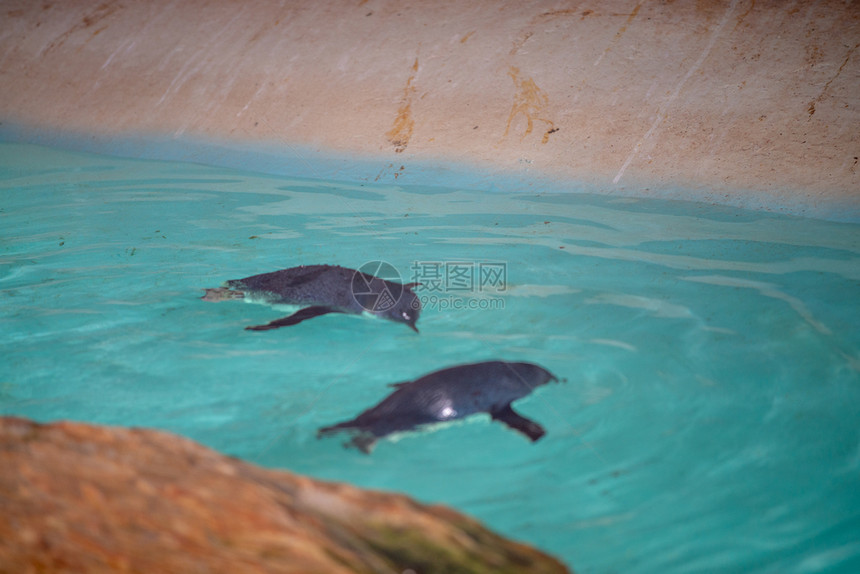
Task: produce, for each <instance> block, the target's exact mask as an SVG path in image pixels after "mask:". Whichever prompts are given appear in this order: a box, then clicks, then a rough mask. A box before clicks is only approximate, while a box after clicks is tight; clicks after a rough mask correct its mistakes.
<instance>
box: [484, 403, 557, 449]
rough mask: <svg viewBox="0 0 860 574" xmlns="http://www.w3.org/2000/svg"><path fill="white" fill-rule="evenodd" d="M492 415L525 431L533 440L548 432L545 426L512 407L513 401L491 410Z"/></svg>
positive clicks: (497, 419) (496, 419) (517, 429)
mask: <svg viewBox="0 0 860 574" xmlns="http://www.w3.org/2000/svg"><path fill="white" fill-rule="evenodd" d="M490 416H491V417H493V420H495V421H501V422H503V423H505V424H506V425H508V426H509V427H511V428H512V429H514V430H515V431H519V432H521V433H523V434H524V435H526V436H527V437H529V439H531V441H532V442H534V441H536V440H538V439H539V438H540V437H542V436H543V435H545V434H546V431H545V430H544V428H543V427H542V426H540V425H539V424H538V423H536V422H534V421H533V420H529V419H527V418H525V417H524V416H522V415H520V414H518V413H517V412H515V411H514V409H512V408H511V403H508V404H506V405H505V406H503V407H501V408H499V409H496V410H494V411H490Z"/></svg>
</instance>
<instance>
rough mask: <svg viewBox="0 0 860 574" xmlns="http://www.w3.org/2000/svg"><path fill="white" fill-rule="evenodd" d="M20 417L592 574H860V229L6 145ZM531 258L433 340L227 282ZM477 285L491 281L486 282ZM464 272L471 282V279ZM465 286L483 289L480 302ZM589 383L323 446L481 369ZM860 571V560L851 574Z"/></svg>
mask: <svg viewBox="0 0 860 574" xmlns="http://www.w3.org/2000/svg"><path fill="white" fill-rule="evenodd" d="M0 222H2V225H0V324H2V327H3V335H4V336H3V338H2V340H0V412H2V413H4V414H15V415H22V416H28V417H33V418H35V419H38V420H55V419H60V418H69V419H78V420H84V421H92V422H99V423H108V424H120V425H141V426H150V427H158V428H162V429H167V430H171V431H174V432H178V433H182V434H184V435H187V436H189V437H191V438H194V439H196V440H199V441H201V442H203V443H205V444H207V445H210V446H212V447H214V448H217V449H219V450H221V451H223V452H226V453H229V454H232V455H236V456H240V457H242V458H245V459H248V460H250V461H253V462H257V463H260V464H264V465H268V466H273V467H282V468H289V469H292V470H295V471H299V472H304V473H309V474H312V475H315V476H319V477H324V478H331V479H338V480H347V481H350V482H353V483H356V484H360V485H363V486H372V487H376V488H385V489H392V490H397V491H402V492H407V493H409V494H411V495H413V496H415V497H417V498H419V499H422V500H426V501H433V502H444V503H447V504H451V505H454V506H456V507H458V508H460V509H462V510H464V511H466V512H469V513H471V514H473V515H476V516H477V517H479V518H480V519H481V520H483V521H485V522H486V523H487V524H488V525H489V526H491V527H493V528H495V529H497V530H499V531H501V532H503V533H505V534H508V535H510V536H513V537H516V538H518V539H522V540H526V541H529V542H531V543H533V544H535V545H537V546H539V547H541V548H543V549H545V550H548V551H550V552H553V553H555V554H557V555H559V556H560V557H562V558H563V559H565V560H566V561H567V562H569V563H570V564H571V565H573V566H574V567H576V568H577V570H578V571H582V572H609V571H625V572H630V571H634V572H652V571H653V572H663V571H667V570H668V571H671V572H684V571H749V572H774V571H780V572H809V571H817V570H824V569H834V570H836V569H840V568H842V569H850V568H851V566H852V565H857V564H858V562H860V546H858V544H857V542H856V540H857V539H858V534H860V422H858V421H860V330H858V329H857V325H858V324H860V297H858V293H860V289H858V281H860V229H858V227H857V226H856V225H851V224H837V223H828V222H823V221H814V220H806V219H800V218H791V217H783V216H775V215H771V214H765V213H754V212H749V211H741V210H735V209H730V208H722V207H713V206H705V205H700V204H691V203H690V204H688V203H681V202H668V201H662V202H658V201H635V200H613V199H611V198H605V197H594V196H588V195H573V194H570V195H567V194H513V193H493V194H489V193H487V192H483V191H480V190H467V189H447V190H446V189H438V188H436V189H426V190H425V189H421V188H408V187H404V188H400V187H396V186H391V185H384V186H383V185H370V184H366V185H365V184H360V183H349V184H344V183H338V182H331V181H309V180H296V179H291V178H284V177H275V176H269V175H259V174H257V175H255V174H250V173H240V172H236V171H230V170H225V169H217V168H209V167H203V166H198V165H186V164H172V163H159V162H149V161H127V160H118V159H113V158H105V157H98V156H87V155H79V154H71V153H61V152H56V151H51V150H46V149H40V148H34V147H26V146H19V145H0ZM371 260H374V261H377V260H381V261H386V262H389V263H391V264H392V265H394V266H395V267H396V268H397V270H398V271H399V272H400V274H401V276H402V277H403V279H404V281H408V280H410V279H411V276H412V275H413V274H414V272H415V271H414V269H415V267H414V266H415V263H416V262H424V263H427V262H436V263H439V264H440V267H439V268H438V269H440V270H441V272H442V273H443V275H442V276H441V279H444V272H445V269H447V267H445V264H446V263H447V264H452V268H453V266H454V265H455V264H458V263H459V264H462V263H464V262H468V263H473V264H480V263H481V262H493V263H494V264H498V263H503V264H504V266H505V271H506V277H505V284H504V286H503V287H504V289H498V287H499V285H495V287H496V290H495V291H493V292H492V293H489V292H487V291H484V290H482V289H481V285H480V281H477V282H473V283H472V284H471V285H470V284H468V283H463V282H462V281H460V282H459V283H457V286H458V287H459V289H458V290H457V291H456V292H454V290H452V288H451V285H450V284H448V285H446V284H445V282H444V281H441V283H439V284H438V285H436V287H435V288H436V291H433V292H430V291H429V287H428V286H425V291H424V293H422V292H421V290H419V291H418V294H419V295H423V296H428V295H434V296H437V297H448V296H450V297H454V296H456V297H457V298H459V299H461V300H473V299H474V300H481V298H483V300H487V299H490V298H500V300H501V301H502V303H503V304H500V305H493V306H489V305H477V304H476V305H473V306H468V305H466V306H461V307H459V308H457V309H454V308H451V307H449V308H442V306H441V305H437V306H436V308H433V309H427V310H425V313H423V314H422V317H421V324H420V325H419V326H420V328H421V334H420V335H416V334H414V333H412V332H411V331H409V330H408V329H400V328H397V326H395V325H391V324H389V323H387V322H385V321H374V320H368V319H362V318H358V317H349V316H343V315H328V316H325V317H320V318H317V319H313V320H312V321H307V322H306V323H302V324H301V325H298V326H296V327H291V328H286V329H280V330H278V331H273V332H268V333H253V332H247V331H244V330H243V328H244V327H245V326H247V325H253V324H259V323H261V322H265V321H268V320H270V319H271V318H272V310H271V309H267V308H266V307H264V306H259V305H245V304H243V303H242V302H240V301H236V302H226V303H223V304H220V305H210V304H207V303H204V302H202V301H200V297H201V296H202V294H203V291H202V289H203V288H204V287H211V286H214V285H218V284H220V283H221V282H222V281H224V280H225V279H229V278H236V277H245V276H249V275H253V274H257V273H263V272H267V271H272V270H275V269H281V268H286V267H291V266H294V265H300V264H306V263H331V264H340V265H344V266H347V267H353V268H357V267H360V266H361V265H362V264H363V263H365V262H367V261H371ZM461 267H462V265H461ZM460 279H462V277H460ZM464 285H465V287H466V288H463V286H464ZM491 358H503V359H510V360H524V361H531V362H535V363H539V364H541V365H543V366H545V367H547V368H548V369H549V370H550V371H552V372H554V373H557V374H558V375H560V376H562V377H564V378H566V379H567V383H566V384H563V385H554V386H552V387H547V388H541V389H540V390H538V391H536V392H535V393H533V394H532V395H530V396H529V397H527V398H525V399H523V400H522V401H520V402H519V403H518V404H517V406H518V410H521V411H522V412H523V414H524V415H526V416H528V417H529V418H532V419H534V420H537V421H539V422H540V423H541V424H542V425H543V426H545V427H546V429H547V431H548V432H547V435H546V436H545V437H544V438H543V439H542V440H541V441H540V442H537V443H535V444H531V443H529V442H528V441H527V440H523V439H522V437H520V436H518V435H516V434H515V433H513V432H511V431H509V430H508V429H506V428H505V427H504V426H502V425H500V424H498V423H493V422H491V421H490V420H489V417H484V416H478V417H473V418H471V419H468V420H467V421H465V422H461V423H458V424H453V425H449V426H444V427H438V428H434V429H433V432H428V433H425V434H416V435H412V436H404V437H403V438H402V440H398V441H383V443H382V444H380V445H379V446H378V448H377V449H376V450H375V452H374V453H373V455H372V456H364V455H362V454H360V453H356V452H355V451H349V450H344V449H342V448H341V447H340V445H339V444H338V443H337V441H335V440H326V441H318V440H317V439H316V438H315V433H316V429H317V428H319V427H320V426H323V425H325V424H328V423H331V422H332V421H337V420H343V419H346V418H349V417H351V416H354V414H355V413H356V412H360V411H361V410H363V409H365V408H367V407H369V406H371V405H373V404H375V403H376V402H378V400H379V399H380V398H381V397H382V396H384V395H385V394H387V393H388V392H389V391H390V389H388V387H387V386H386V385H388V384H389V383H394V382H398V381H404V380H411V379H414V378H416V377H418V376H420V375H422V374H425V373H427V372H430V371H433V370H436V369H439V368H442V367H445V366H449V365H453V364H457V363H463V362H473V361H478V360H486V359H491ZM846 571H847V570H846Z"/></svg>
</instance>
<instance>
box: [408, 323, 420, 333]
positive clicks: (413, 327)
mask: <svg viewBox="0 0 860 574" xmlns="http://www.w3.org/2000/svg"><path fill="white" fill-rule="evenodd" d="M407 325H409V327H410V328H411V329H412V330H413V331H415V332H416V333H417V332H418V327H416V326H415V325H413V324H412V323H407Z"/></svg>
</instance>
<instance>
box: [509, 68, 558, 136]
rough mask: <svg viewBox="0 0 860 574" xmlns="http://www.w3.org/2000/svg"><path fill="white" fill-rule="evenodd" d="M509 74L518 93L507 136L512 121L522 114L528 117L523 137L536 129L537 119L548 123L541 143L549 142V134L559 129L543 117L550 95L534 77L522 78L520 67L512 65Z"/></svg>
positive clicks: (512, 107) (515, 95) (512, 108)
mask: <svg viewBox="0 0 860 574" xmlns="http://www.w3.org/2000/svg"><path fill="white" fill-rule="evenodd" d="M508 75H509V76H510V77H511V79H512V80H513V81H514V86H515V87H516V90H517V91H516V93H515V94H514V103H513V106H511V113H510V115H509V116H508V124H507V126H505V137H507V135H508V132H510V130H511V123H512V122H513V121H514V118H516V117H517V116H518V115H520V114H522V115H524V116H525V118H526V131H525V132H524V133H523V136H522V137H526V136H527V135H529V134H530V133H532V130H534V123H535V121H539V122H544V123H545V124H547V129H546V132H544V134H543V138H541V143H547V142H548V141H549V136H550V134H552V133H555V132H557V131H558V128H556V127H555V124H554V123H553V122H552V121H551V120H548V119H546V118H544V117H541V116H542V114H543V113H544V112H545V108H546V106H547V104H549V97H548V96H547V95H546V94H545V93H544V91H543V90H541V89H540V88H539V87H538V85H537V84H535V81H534V80H533V79H532V78H527V79H521V78H520V69H519V68H517V67H516V66H511V67H510V69H509V70H508Z"/></svg>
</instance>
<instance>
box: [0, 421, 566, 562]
mask: <svg viewBox="0 0 860 574" xmlns="http://www.w3.org/2000/svg"><path fill="white" fill-rule="evenodd" d="M0 468H2V469H3V470H2V472H0V572H4V573H5V572H10V573H11V572H14V573H16V574H27V573H30V572H60V571H62V572H87V573H97V572H141V573H148V572H160V573H161V572H163V573H171V572H182V573H189V572H230V573H238V572H242V573H245V572H296V573H302V574H311V573H315V572H319V573H325V574H336V573H340V572H343V573H347V572H385V573H389V572H390V573H398V574H399V573H401V572H408V571H409V570H412V571H414V572H416V573H419V574H424V573H431V572H547V573H549V572H568V570H567V569H566V568H565V567H564V566H563V565H562V564H561V563H559V562H557V561H556V560H554V559H553V558H550V557H548V556H546V555H545V554H542V553H541V552H539V551H537V550H535V549H533V548H531V547H529V546H525V545H523V544H518V543H516V542H511V541H508V540H506V539H504V538H502V537H501V536H499V535H497V534H494V533H493V532H490V531H489V530H487V529H486V528H484V527H483V526H481V525H480V524H479V523H478V522H476V521H475V520H472V519H470V518H467V517H466V516H464V515H462V514H460V513H458V512H455V511H453V510H450V509H447V508H444V507H441V506H428V505H423V504H419V503H417V502H415V501H413V500H411V499H410V498H407V497H405V496H402V495H395V494H385V493H382V492H374V491H368V490H362V489H358V488H355V487H352V486H349V485H345V484H337V483H327V482H321V481H317V480H314V479H311V478H307V477H303V476H298V475H295V474H292V473H289V472H282V471H272V470H266V469H263V468H260V467H257V466H254V465H251V464H247V463H244V462H241V461H239V460H236V459H232V458H229V457H225V456H223V455H220V454H218V453H216V452H214V451H212V450H210V449H208V448H205V447H203V446H201V445H198V444H196V443H194V442H192V441H190V440H187V439H184V438H181V437H178V436H174V435H171V434H168V433H164V432H158V431H153V430H145V429H126V428H114V427H103V426H94V425H88V424H80V423H71V422H59V423H53V424H38V423H35V422H32V421H29V420H26V419H21V418H14V417H6V418H0Z"/></svg>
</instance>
